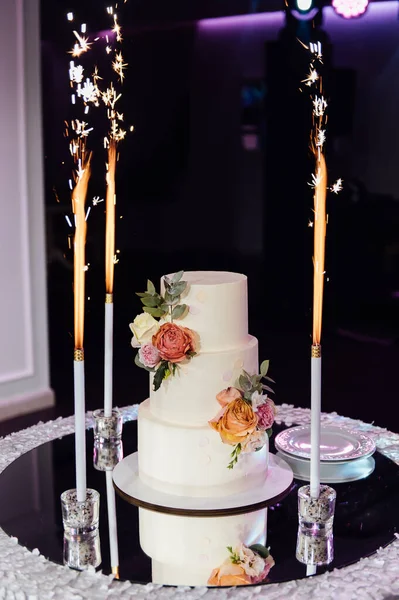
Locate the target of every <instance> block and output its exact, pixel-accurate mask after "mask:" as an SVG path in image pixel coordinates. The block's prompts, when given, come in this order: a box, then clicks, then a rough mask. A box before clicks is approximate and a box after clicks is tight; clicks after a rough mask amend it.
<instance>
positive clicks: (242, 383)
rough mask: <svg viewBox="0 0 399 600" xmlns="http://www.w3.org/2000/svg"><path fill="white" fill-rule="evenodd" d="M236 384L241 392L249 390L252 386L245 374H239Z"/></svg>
mask: <svg viewBox="0 0 399 600" xmlns="http://www.w3.org/2000/svg"><path fill="white" fill-rule="evenodd" d="M238 385H239V387H240V389H241V390H242V391H243V392H249V390H250V389H251V388H252V384H251V381H249V380H248V379H247V377H245V375H240V377H239V378H238Z"/></svg>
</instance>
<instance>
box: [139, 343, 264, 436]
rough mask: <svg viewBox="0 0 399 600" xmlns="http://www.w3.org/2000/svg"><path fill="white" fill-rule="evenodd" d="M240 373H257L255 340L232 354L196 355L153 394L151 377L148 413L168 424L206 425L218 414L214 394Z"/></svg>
mask: <svg viewBox="0 0 399 600" xmlns="http://www.w3.org/2000/svg"><path fill="white" fill-rule="evenodd" d="M242 369H245V370H246V371H248V373H250V374H251V375H253V374H255V373H257V372H258V340H257V339H256V338H254V337H252V336H248V337H247V341H246V342H245V343H243V344H242V345H241V346H239V347H238V348H234V349H233V350H224V351H220V352H205V353H201V354H198V356H195V357H194V358H193V359H192V360H191V361H190V362H189V363H187V364H185V365H181V366H180V368H179V370H178V372H177V373H176V374H175V376H174V377H169V378H168V379H167V380H165V381H163V382H162V385H161V387H160V388H159V389H158V390H157V391H156V392H154V390H153V386H152V380H153V376H152V375H151V382H150V383H151V385H150V389H151V391H150V399H151V401H150V409H151V412H152V414H153V415H154V416H156V417H158V418H159V419H162V420H164V421H168V422H169V423H180V424H182V425H186V426H191V425H206V424H207V423H208V421H209V420H210V419H212V418H213V417H214V416H215V415H216V414H217V413H218V412H219V410H220V405H219V404H218V402H217V400H216V394H218V393H219V392H220V391H221V390H223V389H225V388H227V387H229V386H234V385H235V383H236V380H237V378H238V376H239V375H240V374H241V372H242Z"/></svg>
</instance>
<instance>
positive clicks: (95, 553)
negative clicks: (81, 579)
mask: <svg viewBox="0 0 399 600" xmlns="http://www.w3.org/2000/svg"><path fill="white" fill-rule="evenodd" d="M63 558H64V565H66V566H68V567H70V568H71V569H77V570H78V571H83V570H84V569H87V568H88V567H94V568H97V567H99V566H100V565H101V546H100V534H99V532H98V530H96V531H92V532H90V533H86V534H84V535H78V536H67V535H65V536H64V547H63Z"/></svg>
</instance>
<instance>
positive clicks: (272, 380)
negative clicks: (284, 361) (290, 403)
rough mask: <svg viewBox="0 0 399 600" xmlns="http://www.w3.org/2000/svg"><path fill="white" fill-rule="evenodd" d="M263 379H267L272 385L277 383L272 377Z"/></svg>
mask: <svg viewBox="0 0 399 600" xmlns="http://www.w3.org/2000/svg"><path fill="white" fill-rule="evenodd" d="M263 379H266V381H270V382H271V383H276V382H275V381H274V379H272V378H271V377H268V376H267V375H266V376H265V377H263Z"/></svg>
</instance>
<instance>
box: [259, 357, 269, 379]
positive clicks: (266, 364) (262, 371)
mask: <svg viewBox="0 0 399 600" xmlns="http://www.w3.org/2000/svg"><path fill="white" fill-rule="evenodd" d="M269 364H270V360H264V361H263V363H262V364H261V365H260V374H261V375H262V377H266V375H267V372H268V370H269Z"/></svg>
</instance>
